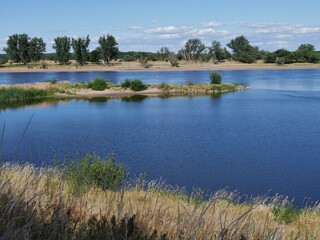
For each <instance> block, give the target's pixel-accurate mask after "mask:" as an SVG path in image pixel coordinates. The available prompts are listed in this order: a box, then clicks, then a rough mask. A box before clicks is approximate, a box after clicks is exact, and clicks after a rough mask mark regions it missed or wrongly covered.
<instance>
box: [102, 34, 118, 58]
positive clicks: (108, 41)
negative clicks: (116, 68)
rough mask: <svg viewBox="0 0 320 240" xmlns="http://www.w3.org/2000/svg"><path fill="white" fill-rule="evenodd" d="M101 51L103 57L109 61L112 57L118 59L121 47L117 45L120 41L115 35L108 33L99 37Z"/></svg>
mask: <svg viewBox="0 0 320 240" xmlns="http://www.w3.org/2000/svg"><path fill="white" fill-rule="evenodd" d="M99 44H100V51H101V55H102V59H103V60H104V61H105V62H107V63H109V62H110V61H111V60H112V59H117V55H118V53H119V49H118V47H117V45H118V43H117V41H116V39H115V38H114V36H112V35H109V34H108V35H107V37H106V36H102V37H100V38H99Z"/></svg>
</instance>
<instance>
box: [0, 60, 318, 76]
mask: <svg viewBox="0 0 320 240" xmlns="http://www.w3.org/2000/svg"><path fill="white" fill-rule="evenodd" d="M150 63H151V64H152V66H151V67H150V68H143V67H142V66H141V65H140V63H139V62H114V63H113V64H112V66H103V65H92V64H88V65H86V66H83V67H76V66H75V65H74V64H70V65H66V66H63V65H58V64H54V63H51V62H49V63H48V68H47V69H40V68H39V67H37V66H35V67H34V68H32V69H28V68H27V67H26V66H14V67H12V66H11V67H9V66H8V67H2V68H0V72H3V73H5V72H7V73H10V72H20V73H22V72H94V71H95V72H99V71H100V72H108V71H115V72H116V71H119V72H120V71H121V72H122V71H128V72H130V71H147V72H151V71H197V70H210V71H214V70H287V69H320V64H319V63H317V64H311V63H295V64H289V65H283V66H278V65H276V64H265V63H261V62H258V63H253V64H244V63H239V62H224V63H219V64H213V63H190V62H185V61H181V62H180V66H179V67H171V66H170V64H169V63H167V62H163V61H156V62H151V61H150Z"/></svg>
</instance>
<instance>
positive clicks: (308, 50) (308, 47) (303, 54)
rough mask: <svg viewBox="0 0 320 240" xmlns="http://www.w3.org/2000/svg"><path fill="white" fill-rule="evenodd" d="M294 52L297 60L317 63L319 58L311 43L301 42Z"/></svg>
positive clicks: (319, 55)
mask: <svg viewBox="0 0 320 240" xmlns="http://www.w3.org/2000/svg"><path fill="white" fill-rule="evenodd" d="M295 54H296V57H297V60H298V62H309V63H317V62H319V60H320V54H319V53H318V52H316V50H315V47H314V45H312V44H301V45H300V46H299V48H298V49H297V51H296V52H295Z"/></svg>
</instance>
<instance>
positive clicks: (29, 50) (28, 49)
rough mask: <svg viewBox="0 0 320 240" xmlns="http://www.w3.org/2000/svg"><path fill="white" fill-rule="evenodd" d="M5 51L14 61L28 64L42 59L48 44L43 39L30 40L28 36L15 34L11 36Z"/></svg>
mask: <svg viewBox="0 0 320 240" xmlns="http://www.w3.org/2000/svg"><path fill="white" fill-rule="evenodd" d="M4 50H5V52H6V53H7V54H8V55H9V57H10V59H11V60H12V61H14V62H16V63H24V64H27V63H29V62H30V61H34V62H37V61H39V60H41V59H42V57H43V53H44V52H45V51H46V44H45V43H44V42H43V39H42V38H32V39H30V38H29V36H28V35H27V34H14V35H12V36H9V38H8V40H7V47H6V48H5V49H4Z"/></svg>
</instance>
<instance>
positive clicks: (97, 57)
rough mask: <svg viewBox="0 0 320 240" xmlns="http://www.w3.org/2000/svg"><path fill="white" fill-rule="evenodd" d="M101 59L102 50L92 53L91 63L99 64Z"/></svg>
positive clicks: (98, 49)
mask: <svg viewBox="0 0 320 240" xmlns="http://www.w3.org/2000/svg"><path fill="white" fill-rule="evenodd" d="M100 59H101V52H100V48H96V49H95V50H93V51H92V52H91V53H90V62H92V63H95V64H99V63H100Z"/></svg>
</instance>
